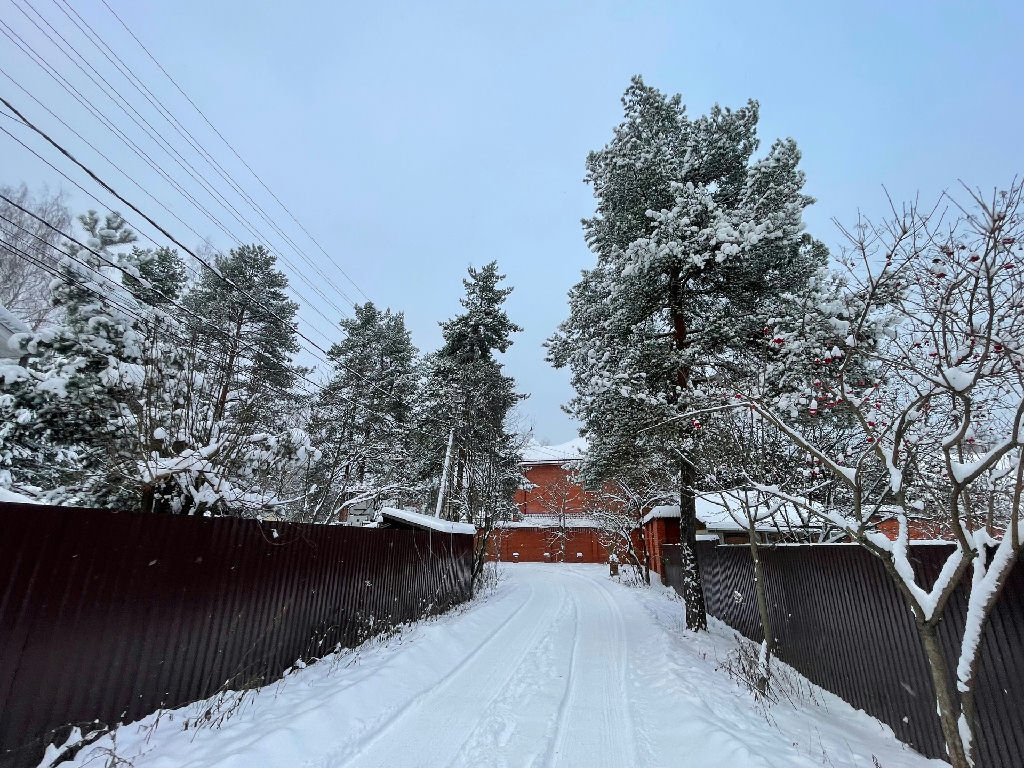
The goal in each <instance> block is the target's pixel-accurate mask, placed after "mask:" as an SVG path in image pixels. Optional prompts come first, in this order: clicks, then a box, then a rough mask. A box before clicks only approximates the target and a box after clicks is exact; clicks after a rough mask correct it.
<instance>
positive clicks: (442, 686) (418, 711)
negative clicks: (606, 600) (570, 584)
mask: <svg viewBox="0 0 1024 768" xmlns="http://www.w3.org/2000/svg"><path fill="white" fill-rule="evenodd" d="M544 586H545V588H547V587H548V586H549V585H547V584H545V585H544ZM566 594H567V593H566V591H565V589H564V588H559V589H558V591H557V594H556V595H555V598H556V599H554V600H551V601H550V602H549V604H548V605H546V606H545V605H544V604H543V602H542V603H541V605H542V607H541V610H539V611H535V612H532V613H530V614H528V616H527V620H525V621H523V622H522V623H521V624H519V625H516V624H514V623H513V622H514V621H515V620H516V619H517V618H519V617H520V615H521V614H522V613H523V612H524V611H525V610H526V608H527V607H528V606H531V605H534V604H535V602H536V601H537V599H538V597H537V588H536V586H535V585H534V584H533V583H531V585H530V596H529V597H528V598H527V600H526V601H524V603H523V604H522V605H521V606H520V607H519V608H518V609H517V610H516V611H514V612H513V613H512V614H511V615H510V616H508V617H507V618H506V619H505V620H504V621H502V622H501V624H500V625H499V626H498V627H497V628H496V629H495V630H494V631H493V632H491V633H490V634H489V635H488V637H487V639H486V640H484V641H483V642H482V643H480V644H478V645H477V646H476V648H474V650H473V651H472V652H470V653H469V654H468V655H467V656H466V657H465V659H464V660H463V661H462V662H461V663H460V664H459V665H458V666H457V667H455V668H454V669H453V670H452V671H451V672H450V673H448V674H447V675H445V676H444V677H442V678H441V679H440V680H438V681H437V682H436V683H434V684H432V685H430V686H428V687H426V688H424V689H423V690H421V691H420V692H419V693H417V694H416V695H415V696H414V697H412V698H411V699H410V700H409V701H408V702H406V703H405V704H404V705H403V706H402V707H401V708H399V709H398V710H396V711H394V712H392V713H390V714H389V715H388V720H387V721H386V722H385V723H384V724H383V725H382V726H381V727H380V728H379V729H378V730H376V731H375V732H374V733H372V734H371V735H370V736H369V737H368V738H364V739H363V740H361V741H359V742H356V743H354V744H353V743H349V744H347V745H346V746H345V748H344V751H345V752H346V753H348V754H346V755H345V756H344V757H342V758H341V762H336V761H335V760H331V761H329V762H327V763H325V765H328V766H331V768H349V767H350V766H351V767H352V768H355V766H367V765H388V766H399V765H404V764H406V763H403V762H402V760H403V758H405V759H406V760H408V759H410V758H411V759H412V760H414V761H415V762H412V763H408V764H409V765H416V766H426V765H430V766H435V765H444V764H447V763H448V762H449V761H450V760H452V759H454V757H455V755H456V754H457V753H458V750H459V749H460V748H461V747H462V746H463V745H464V744H465V743H466V742H467V741H468V740H469V739H470V738H471V737H472V734H473V731H474V730H475V728H476V726H477V725H479V723H480V722H481V720H482V719H483V718H484V716H485V714H486V711H487V709H488V706H489V704H490V702H492V701H493V700H495V699H497V698H498V697H499V696H500V695H501V693H502V690H503V688H504V686H505V685H506V684H507V683H508V681H509V680H510V679H511V678H512V677H513V676H514V675H515V673H516V671H517V669H518V668H519V667H520V666H521V665H522V664H523V662H524V660H525V658H526V656H528V655H529V654H530V652H531V651H532V650H533V649H534V647H535V646H536V645H537V643H538V641H539V640H541V639H542V638H543V636H544V634H545V631H546V630H548V628H549V624H550V623H551V620H552V619H554V617H555V616H557V614H558V613H560V612H561V608H562V606H563V605H564V602H565V600H566ZM540 599H541V600H542V601H543V600H545V599H549V598H548V597H547V596H542V597H541V598H540ZM534 614H535V615H534ZM510 625H512V628H511V630H510V632H511V634H512V637H507V635H508V634H509V631H506V628H507V627H509V626H510ZM498 639H500V640H501V641H502V642H501V645H502V646H503V650H505V648H508V649H514V653H515V655H513V656H509V654H508V653H507V652H506V653H501V652H498V653H496V654H495V655H494V656H495V657H494V658H488V657H487V655H486V654H485V651H487V650H489V649H490V648H491V646H493V645H494V644H495V643H496V641H497V640H498ZM477 662H480V666H482V667H483V669H475V668H474V664H476V663H477ZM510 662H511V663H510ZM467 676H468V678H469V679H468V684H466V685H463V686H462V687H463V688H464V689H465V690H471V691H474V692H476V693H479V694H480V695H482V696H487V697H488V698H487V700H486V703H482V702H480V701H479V700H475V701H473V702H470V703H469V706H468V707H465V709H466V710H467V711H465V712H461V713H458V714H456V712H457V710H458V707H459V705H460V704H461V705H464V704H465V702H464V701H463V700H462V699H460V698H459V697H458V696H455V695H451V694H450V693H449V689H450V688H451V687H452V686H454V685H455V684H456V683H462V682H463V680H464V678H466V677H467ZM438 696H440V697H441V698H440V701H437V702H436V703H435V702H434V701H433V699H434V698H435V697H438ZM460 715H461V716H460ZM407 720H412V722H409V723H406V721H407ZM438 720H439V721H440V722H433V721H438ZM450 720H454V721H455V724H457V726H458V729H459V731H460V732H465V733H466V734H467V735H466V736H465V738H463V739H462V740H460V741H459V742H458V743H456V744H453V743H452V741H451V738H450V737H451V735H452V733H454V732H455V731H453V730H452V729H451V728H448V729H446V728H444V726H446V725H448V726H450V725H452V723H450V722H448V721H450ZM402 725H406V727H405V728H404V729H403V730H402V732H403V734H404V736H405V737H408V738H412V739H415V740H417V741H422V743H420V744H418V745H417V748H416V749H415V750H410V749H409V747H408V746H407V745H405V744H403V745H402V749H399V750H398V751H399V752H400V754H395V755H390V756H388V757H387V758H386V759H385V758H371V757H370V756H371V755H372V754H373V753H374V752H377V751H383V752H385V753H386V752H387V751H388V750H389V749H391V748H392V747H394V746H395V745H394V744H393V743H391V742H385V737H386V736H387V735H388V734H389V733H391V732H393V731H394V730H395V729H396V728H398V727H399V726H402ZM404 740H405V739H403V741H404Z"/></svg>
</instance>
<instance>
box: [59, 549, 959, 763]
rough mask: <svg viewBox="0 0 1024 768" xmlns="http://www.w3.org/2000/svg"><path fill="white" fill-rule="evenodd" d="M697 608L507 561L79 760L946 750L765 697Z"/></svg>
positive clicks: (591, 570)
mask: <svg viewBox="0 0 1024 768" xmlns="http://www.w3.org/2000/svg"><path fill="white" fill-rule="evenodd" d="M683 619H684V612H683V606H682V604H681V603H680V602H679V601H678V600H675V599H673V597H672V594H671V593H670V592H669V591H668V590H664V589H660V588H657V589H636V588H629V587H626V586H623V585H621V584H619V583H617V582H615V581H612V580H610V579H609V578H608V577H607V572H606V571H605V568H604V567H603V566H586V565H544V564H538V565H529V564H521V565H515V566H506V567H505V568H504V571H503V578H502V580H501V582H500V583H499V585H498V586H497V587H496V588H495V589H493V590H492V591H490V592H489V593H488V594H486V595H484V596H483V597H479V598H477V599H476V600H474V601H473V602H472V603H471V604H470V605H468V606H465V607H463V608H461V609H459V610H457V611H454V612H452V613H450V614H448V615H446V616H443V617H440V618H437V619H434V620H431V621H428V622H424V623H421V624H419V625H416V626H413V627H409V628H407V629H405V630H404V631H403V632H401V633H400V634H398V635H395V636H392V637H390V638H386V639H381V640H377V641H372V642H370V643H368V644H366V645H364V646H363V647H361V648H359V649H356V650H355V651H347V652H344V653H341V654H338V655H337V656H335V657H332V658H329V659H325V660H323V661H321V662H319V663H318V664H315V665H313V666H310V667H307V668H305V669H301V670H298V671H296V672H294V673H293V674H290V675H288V676H287V677H285V678H284V679H283V680H282V681H280V682H278V683H275V684H273V685H270V686H267V687H266V688H264V689H262V690H261V691H259V692H257V693H255V694H250V695H249V696H248V697H247V698H246V699H245V700H244V702H243V705H242V706H241V707H240V708H238V709H237V711H235V712H233V713H232V714H231V715H230V717H228V718H227V719H225V720H224V722H223V723H222V724H221V725H220V727H218V728H211V727H210V726H209V725H207V726H204V727H200V728H198V729H196V728H189V729H187V730H185V729H183V728H182V725H183V721H184V720H185V719H186V718H191V717H195V716H196V715H197V714H199V713H200V712H202V711H203V710H204V709H205V708H206V707H203V706H201V705H191V706H189V707H186V708H183V709H181V710H177V711H175V712H173V713H163V715H162V716H161V717H160V718H159V719H158V718H157V717H156V716H153V717H150V718H147V719H146V720H143V721H141V722H140V723H137V724H132V725H128V726H124V727H122V728H120V729H119V730H118V731H117V732H116V734H115V736H116V740H112V739H111V738H110V737H105V738H104V739H103V740H102V741H100V742H97V743H96V744H95V745H92V746H90V747H87V748H86V749H85V750H83V751H82V752H81V753H80V754H79V755H78V757H77V758H76V760H75V762H74V765H79V766H85V765H91V766H97V765H106V764H107V763H106V760H107V759H108V758H109V757H110V755H111V754H112V753H114V754H116V755H117V756H118V757H120V758H123V759H127V760H130V761H131V763H132V764H133V765H134V766H135V768H212V767H213V766H218V767H219V768H262V767H263V766H266V767H267V768H270V767H272V766H281V767H282V768H284V767H285V766H287V767H288V768H292V767H294V766H307V767H309V768H314V767H315V768H385V767H386V768H403V767H404V766H415V767H417V768H432V767H433V766H473V767H474V768H476V767H478V766H524V767H526V766H537V767H539V766H572V767H573V768H602V767H603V766H608V767H609V768H610V767H612V766H614V768H634V767H640V766H688V767H691V768H711V767H712V766H715V767H721V768H746V767H747V766H750V767H752V768H753V767H755V766H777V767H778V768H783V766H785V767H786V768H789V767H790V766H822V765H826V766H835V767H837V768H838V766H868V767H869V768H870V767H871V766H872V765H873V763H872V759H875V760H876V761H877V765H880V766H883V768H912V767H914V766H943V765H945V763H940V762H938V761H928V760H925V759H924V758H922V757H920V756H919V755H917V754H916V753H914V752H912V751H910V750H909V749H908V748H906V747H904V746H903V745H901V744H900V743H899V742H897V741H895V739H893V737H892V735H891V733H890V732H889V731H888V729H887V728H885V727H884V726H882V725H881V724H879V723H878V722H877V721H875V720H873V719H871V718H869V717H867V716H866V715H864V714H863V713H861V712H856V711H854V710H852V709H851V708H850V707H849V706H848V705H846V704H845V703H844V702H842V701H840V700H838V699H836V698H835V697H833V696H831V695H829V694H825V693H823V692H821V691H818V690H817V689H814V690H813V692H805V693H804V694H801V695H798V696H797V697H796V699H795V701H792V702H791V701H789V700H783V701H780V702H779V703H777V704H775V705H774V706H773V707H771V709H768V710H766V709H765V708H764V707H763V706H762V705H759V704H757V703H756V702H754V701H753V699H752V698H751V696H750V695H749V694H748V693H747V692H746V691H745V690H743V689H742V688H741V687H740V686H739V685H737V684H736V683H735V682H734V681H733V680H732V679H731V678H730V677H729V676H728V675H726V674H725V673H724V672H722V671H721V670H720V669H719V666H720V664H721V662H722V661H724V660H725V659H726V657H727V655H728V654H729V652H730V651H732V650H733V649H734V648H735V647H736V644H737V641H736V640H735V638H734V637H733V633H731V632H730V631H728V630H727V629H726V628H724V627H723V626H722V625H720V624H716V625H715V626H713V628H712V632H710V633H706V634H701V635H694V634H691V633H688V632H685V631H684V630H683V625H684V622H683ZM207 707H208V704H207ZM224 709H226V706H223V705H222V710H224ZM214 714H215V719H216V713H214ZM90 760H92V762H89V761H90Z"/></svg>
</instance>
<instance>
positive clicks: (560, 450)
mask: <svg viewBox="0 0 1024 768" xmlns="http://www.w3.org/2000/svg"><path fill="white" fill-rule="evenodd" d="M586 453H587V440H586V438H583V437H577V438H576V439H575V440H570V441H569V442H567V443H561V444H560V445H541V444H540V443H538V442H534V441H531V442H529V443H527V445H526V446H525V447H524V448H523V450H522V453H521V454H520V463H522V464H559V463H562V462H566V461H579V460H580V459H582V458H583V457H584V456H586Z"/></svg>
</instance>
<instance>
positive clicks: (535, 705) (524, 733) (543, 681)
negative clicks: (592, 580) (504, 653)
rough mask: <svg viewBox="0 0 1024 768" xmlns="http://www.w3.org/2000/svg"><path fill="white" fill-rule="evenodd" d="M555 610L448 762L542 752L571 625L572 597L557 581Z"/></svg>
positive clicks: (531, 758) (522, 758) (525, 760)
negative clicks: (559, 656) (562, 647)
mask: <svg viewBox="0 0 1024 768" xmlns="http://www.w3.org/2000/svg"><path fill="white" fill-rule="evenodd" d="M558 586H559V590H560V595H559V598H560V599H559V609H558V613H557V616H556V617H555V619H554V621H552V622H551V623H550V624H549V625H548V626H547V628H546V629H545V631H544V632H543V635H542V636H541V637H540V639H539V640H538V641H537V642H536V643H534V644H533V646H532V649H531V650H530V652H529V653H527V654H524V655H523V657H522V658H520V660H519V662H518V664H517V665H516V667H515V671H514V672H513V674H512V675H511V676H510V677H509V679H508V680H507V681H506V683H505V685H504V686H503V689H502V690H501V691H500V693H499V694H498V695H496V696H495V697H493V698H492V699H491V700H490V701H489V702H488V703H487V706H486V707H485V708H484V709H483V711H482V713H481V714H482V717H481V718H480V719H479V720H478V721H477V723H476V725H475V726H474V728H473V730H472V733H471V734H470V735H469V737H468V738H467V739H466V740H464V741H463V743H462V745H461V747H460V748H459V751H458V754H457V755H456V756H455V758H454V759H453V760H452V762H451V763H450V765H451V766H460V767H461V766H484V765H486V766H489V767H490V768H512V767H513V766H515V767H517V768H523V766H526V765H532V764H533V763H534V762H535V761H536V759H537V755H538V754H539V753H543V752H545V751H546V746H547V742H548V739H547V738H546V736H549V735H550V716H549V714H548V706H547V705H548V704H549V703H550V702H552V701H553V700H554V699H557V698H558V694H559V693H561V688H562V686H560V685H558V684H557V682H556V681H557V679H558V677H559V676H558V674H557V673H558V665H557V661H556V659H557V645H558V644H559V641H560V639H561V636H563V635H564V632H565V631H566V630H568V629H569V627H570V626H572V627H575V624H576V616H575V608H574V606H573V601H572V600H571V599H570V598H569V595H568V592H567V590H566V589H565V587H564V586H563V585H562V584H559V585H558Z"/></svg>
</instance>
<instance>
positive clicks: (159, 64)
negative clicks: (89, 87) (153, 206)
mask: <svg viewBox="0 0 1024 768" xmlns="http://www.w3.org/2000/svg"><path fill="white" fill-rule="evenodd" d="M100 2H102V3H103V5H104V6H106V9H107V10H108V11H110V13H111V15H112V16H113V17H114V18H115V19H117V21H118V23H119V24H120V25H121V26H122V27H123V28H124V30H125V31H126V32H127V33H128V34H129V35H131V37H132V39H133V40H135V42H136V43H138V45H139V47H140V48H141V49H142V50H143V52H144V53H145V54H146V56H148V57H149V59H150V61H152V62H153V63H154V64H155V65H156V66H157V67H158V68H159V69H160V71H161V72H163V74H164V76H166V77H167V79H168V80H169V81H170V82H171V84H172V85H173V86H174V87H175V88H176V89H177V90H178V93H180V94H181V95H182V96H184V97H185V99H186V100H187V101H188V103H189V104H191V105H192V108H193V109H195V111H196V113H197V114H198V115H199V116H200V117H201V118H203V120H204V121H205V122H206V124H207V125H208V126H209V127H210V129H211V130H213V132H214V133H216V134H217V136H218V137H219V138H220V140H221V141H223V142H224V145H225V146H226V147H227V148H228V149H230V150H231V152H232V154H234V156H235V157H236V158H238V160H239V162H241V163H242V165H244V166H245V167H246V170H248V171H249V173H251V174H252V176H253V178H254V179H256V181H258V182H259V184H260V186H262V187H263V189H265V190H266V191H267V193H268V194H269V195H270V196H271V197H273V198H274V200H275V201H276V202H277V204H278V205H280V206H281V208H282V210H284V211H285V213H287V214H288V216H289V217H291V219H292V221H294V222H295V223H296V224H297V225H298V226H299V228H300V229H302V231H303V232H304V233H305V234H306V236H307V237H308V238H309V239H310V240H311V241H312V242H313V243H314V244H315V245H316V247H317V248H319V249H320V252H321V253H323V255H324V256H325V257H327V259H328V260H329V261H330V262H331V264H333V265H334V268H335V269H337V270H338V271H339V272H340V273H341V274H342V275H344V277H345V279H346V280H348V281H349V282H350V283H351V284H352V285H353V287H355V289H356V290H357V291H359V293H360V294H361V295H362V297H363V298H364V299H366V300H367V301H369V300H370V297H369V296H367V295H366V293H364V292H363V289H362V288H360V287H359V285H357V284H356V282H355V281H354V280H353V279H352V278H351V277H350V276H349V275H348V273H347V272H346V271H345V270H344V269H342V267H341V265H340V264H338V263H337V262H336V261H335V260H334V258H333V257H332V256H331V255H330V254H329V253H328V252H327V251H326V250H324V247H323V246H322V245H320V243H319V241H318V240H317V239H316V238H315V237H313V235H312V234H311V233H310V232H309V230H307V229H306V227H305V226H303V224H302V222H301V221H299V219H298V218H296V216H295V214H293V213H292V212H291V210H289V208H288V207H287V206H286V205H285V204H284V203H283V202H282V201H281V200H280V198H278V196H277V195H276V194H274V192H273V190H272V189H270V187H268V186H267V185H266V184H265V183H264V181H263V179H261V178H260V177H259V175H258V174H257V173H256V171H254V170H253V169H252V167H251V166H250V165H249V163H247V162H246V161H245V159H244V158H243V157H242V156H241V155H240V154H239V153H238V150H236V149H235V148H234V146H233V145H232V144H231V142H229V141H228V140H227V139H226V138H225V137H224V135H223V134H222V133H221V132H220V131H219V130H217V127H216V126H215V125H214V124H213V123H212V122H210V119H209V118H208V117H207V116H206V114H205V113H204V112H203V111H202V110H201V109H200V108H199V106H198V105H197V104H196V103H195V102H194V101H193V100H192V98H191V97H190V96H189V95H188V94H187V93H186V92H185V90H184V89H183V88H182V87H181V86H180V85H178V82H177V80H175V79H174V78H173V77H172V76H171V74H170V72H168V71H167V70H166V69H165V68H164V66H163V65H162V64H161V63H160V62H159V61H157V59H156V57H155V56H153V54H152V53H150V51H149V49H148V48H147V47H146V46H145V44H143V42H142V41H141V40H140V39H139V38H138V37H137V36H136V34H135V33H134V32H132V30H131V29H130V28H129V27H128V25H127V24H125V22H124V21H123V20H122V19H121V17H120V16H118V15H117V12H116V11H115V10H114V9H113V8H111V7H110V4H109V3H107V0H100Z"/></svg>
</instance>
